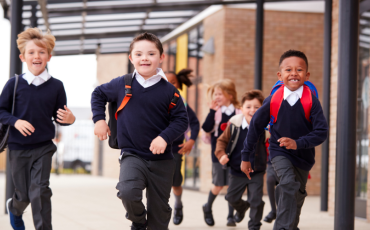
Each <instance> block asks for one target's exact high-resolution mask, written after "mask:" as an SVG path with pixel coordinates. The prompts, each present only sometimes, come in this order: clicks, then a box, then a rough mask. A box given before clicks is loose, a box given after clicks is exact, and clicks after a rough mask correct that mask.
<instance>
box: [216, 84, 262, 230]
mask: <svg viewBox="0 0 370 230" xmlns="http://www.w3.org/2000/svg"><path fill="white" fill-rule="evenodd" d="M263 100H264V97H263V95H262V92H261V91H260V90H252V91H248V92H246V93H245V94H244V95H243V98H242V107H241V111H242V114H238V115H235V116H233V117H232V118H230V121H229V124H228V125H227V127H226V129H225V131H224V132H223V133H222V135H221V136H220V137H219V138H218V139H217V146H216V150H215V155H216V157H217V158H218V160H219V161H220V164H222V165H226V164H229V165H230V172H229V188H228V189H227V194H226V196H225V199H226V200H227V201H228V202H229V203H230V205H231V206H232V207H233V208H235V210H236V214H235V215H234V220H235V222H237V223H240V222H241V221H242V220H243V219H244V216H245V212H246V211H247V210H248V208H249V207H250V208H251V211H250V215H249V216H250V220H249V223H248V228H249V230H259V229H260V227H261V225H262V223H261V219H262V214H263V207H264V205H265V203H264V202H263V201H262V196H263V175H264V173H265V170H266V158H267V154H266V148H265V139H266V138H265V135H264V134H263V135H261V136H260V139H259V141H258V143H257V150H256V151H255V153H256V154H254V155H253V156H251V160H250V161H251V162H252V165H253V169H254V171H255V172H254V173H251V175H249V176H248V177H247V176H246V175H245V174H244V173H243V172H242V171H241V170H240V163H241V151H242V149H243V142H244V140H245V138H246V136H247V133H248V126H249V124H250V121H251V119H252V117H253V115H254V114H255V112H256V111H257V110H258V109H259V108H260V107H261V105H262V102H263ZM245 189H248V200H246V201H244V200H243V199H242V196H243V193H244V191H245Z"/></svg>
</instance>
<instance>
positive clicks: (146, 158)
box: [91, 33, 188, 230]
mask: <svg viewBox="0 0 370 230" xmlns="http://www.w3.org/2000/svg"><path fill="white" fill-rule="evenodd" d="M129 58H130V61H131V63H132V64H133V65H134V66H135V71H134V73H133V74H127V75H125V76H123V77H118V78H115V79H113V80H112V81H111V82H109V83H106V84H103V85H101V86H98V87H97V88H96V89H95V90H94V92H93V94H92V98H91V107H92V112H93V120H94V122H95V130H94V132H95V135H97V136H98V137H99V139H100V140H105V139H107V134H108V135H110V130H109V127H108V125H107V123H106V121H105V105H106V103H107V102H113V101H116V102H119V103H121V101H123V99H124V97H125V81H127V80H128V79H129V80H131V79H132V85H131V95H132V96H131V99H130V101H129V102H128V103H127V105H126V106H125V107H124V108H123V109H122V110H120V111H119V112H117V139H118V147H119V148H120V149H121V156H120V165H121V169H120V176H119V182H118V184H117V187H116V188H117V190H118V194H117V196H118V198H120V199H121V200H122V203H123V205H124V207H125V209H126V211H127V213H126V218H127V219H129V220H131V221H132V226H131V229H132V230H144V229H150V230H166V229H167V228H168V224H169V221H170V218H171V211H172V209H171V208H170V206H169V204H168V201H169V198H170V192H171V186H172V180H173V174H174V170H175V162H174V160H173V154H172V150H171V149H172V146H171V145H172V142H173V141H174V140H176V139H177V138H178V137H180V136H181V135H182V134H183V133H184V132H185V131H186V129H187V128H188V118H187V113H186V109H185V106H184V103H183V101H182V100H181V99H180V100H178V101H177V104H176V106H174V107H173V108H172V109H169V105H170V104H171V100H172V99H173V96H174V95H175V94H177V93H178V91H177V90H176V88H175V87H174V86H173V85H172V84H171V83H169V82H167V78H166V76H165V75H164V73H163V71H162V70H161V69H160V68H158V66H159V64H160V63H162V61H163V59H164V54H163V48H162V44H161V42H160V41H159V39H158V38H157V37H156V36H155V35H153V34H150V33H143V34H140V35H138V36H137V37H135V38H134V40H133V41H132V42H131V45H130V55H129ZM126 88H128V87H126ZM144 189H146V197H147V208H146V209H145V205H144V204H143V203H142V192H143V190H144Z"/></svg>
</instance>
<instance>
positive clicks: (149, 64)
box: [140, 64, 150, 66]
mask: <svg viewBox="0 0 370 230" xmlns="http://www.w3.org/2000/svg"><path fill="white" fill-rule="evenodd" d="M140 66H150V64H140Z"/></svg>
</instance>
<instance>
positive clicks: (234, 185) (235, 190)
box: [225, 173, 265, 230]
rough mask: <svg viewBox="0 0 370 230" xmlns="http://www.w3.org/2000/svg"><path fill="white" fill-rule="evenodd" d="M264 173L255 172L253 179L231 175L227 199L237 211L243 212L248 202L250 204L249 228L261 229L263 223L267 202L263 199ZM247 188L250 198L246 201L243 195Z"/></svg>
mask: <svg viewBox="0 0 370 230" xmlns="http://www.w3.org/2000/svg"><path fill="white" fill-rule="evenodd" d="M263 175H264V173H257V174H254V175H253V176H252V179H251V180H249V179H248V178H247V177H238V176H234V175H232V174H230V177H229V188H228V189H227V194H226V196H225V199H226V200H227V201H228V202H229V203H230V205H231V206H232V207H233V208H235V210H236V211H237V212H241V211H242V210H243V209H244V208H245V205H246V204H247V203H248V204H249V205H250V209H251V210H250V213H249V217H250V220H249V222H248V228H249V229H255V230H259V229H260V227H261V225H262V223H261V219H262V215H263V207H264V205H265V202H263V200H262V196H263ZM246 188H247V192H248V198H247V201H244V200H242V196H243V193H244V191H245V189H246Z"/></svg>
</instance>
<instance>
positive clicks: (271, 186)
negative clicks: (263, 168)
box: [266, 164, 278, 215]
mask: <svg viewBox="0 0 370 230" xmlns="http://www.w3.org/2000/svg"><path fill="white" fill-rule="evenodd" d="M277 179H278V178H277V175H276V173H275V170H274V168H273V167H272V165H270V164H268V165H267V178H266V184H267V193H268V196H269V200H270V205H271V212H270V213H272V214H274V215H276V201H275V186H276V182H277Z"/></svg>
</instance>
